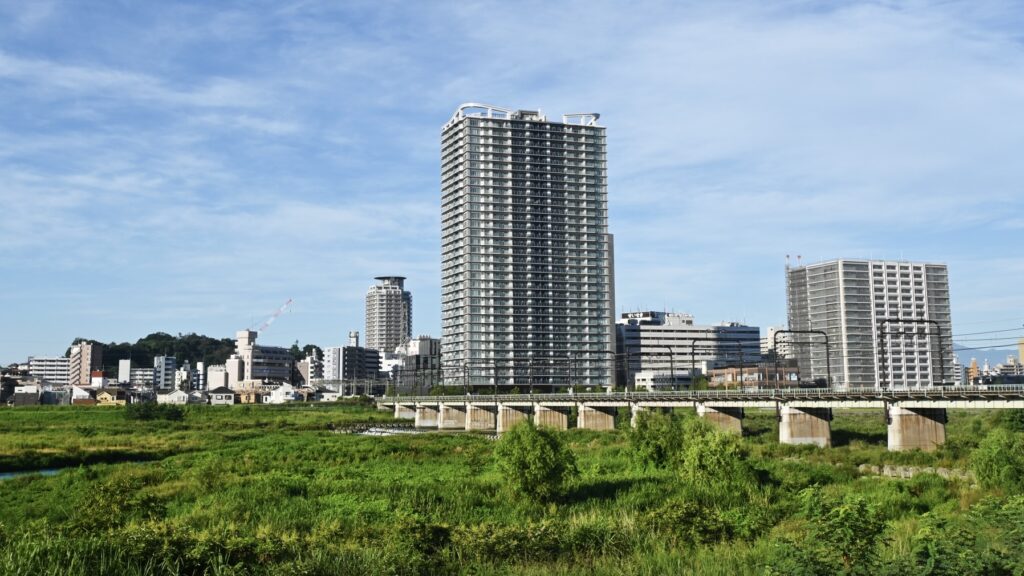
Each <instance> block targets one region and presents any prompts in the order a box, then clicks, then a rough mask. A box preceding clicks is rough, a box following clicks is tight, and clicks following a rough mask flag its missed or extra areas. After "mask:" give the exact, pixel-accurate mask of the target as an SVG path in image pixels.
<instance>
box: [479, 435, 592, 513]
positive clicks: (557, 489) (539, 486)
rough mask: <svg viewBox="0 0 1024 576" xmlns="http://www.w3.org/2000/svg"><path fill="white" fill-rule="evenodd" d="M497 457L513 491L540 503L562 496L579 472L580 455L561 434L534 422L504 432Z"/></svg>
mask: <svg viewBox="0 0 1024 576" xmlns="http://www.w3.org/2000/svg"><path fill="white" fill-rule="evenodd" d="M494 456H495V458H496V460H497V463H498V470H500V471H501V473H502V474H503V475H504V477H505V479H506V481H507V482H508V484H509V486H510V487H511V488H512V490H513V491H515V492H517V493H519V494H522V495H524V496H526V497H527V498H532V499H534V500H536V501H538V502H547V501H550V500H553V499H555V498H557V497H559V496H561V495H562V494H563V493H564V491H565V487H566V483H567V482H568V481H569V480H571V479H572V478H573V477H575V476H576V474H577V469H576V457H575V456H574V455H573V453H572V451H571V450H569V449H568V448H566V446H565V444H563V443H562V440H561V438H560V437H559V435H558V434H557V433H555V432H553V431H552V430H550V429H548V428H538V427H536V426H534V425H533V423H532V422H530V421H526V422H521V423H520V424H517V425H516V426H514V427H513V428H512V429H511V430H509V431H508V432H506V433H505V434H502V436H501V439H500V440H499V441H498V445H497V446H496V447H495V449H494Z"/></svg>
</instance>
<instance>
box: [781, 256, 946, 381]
mask: <svg viewBox="0 0 1024 576" xmlns="http://www.w3.org/2000/svg"><path fill="white" fill-rule="evenodd" d="M836 277H838V278H841V281H840V282H839V285H840V289H839V290H837V286H836V283H835V282H834V279H835V278H836ZM787 286H788V288H787V289H788V296H789V305H790V311H789V313H790V325H791V327H794V329H824V330H825V331H826V332H827V333H828V334H829V340H830V342H831V343H832V345H833V348H834V349H836V348H838V350H834V353H833V357H832V358H833V362H832V367H833V383H834V384H835V385H838V386H851V387H856V386H875V385H878V384H879V383H881V382H887V383H888V385H890V386H894V387H914V386H927V385H931V384H933V383H937V382H939V381H940V380H941V379H943V378H945V379H946V380H947V381H949V380H952V378H953V354H952V342H951V339H950V334H951V323H950V314H949V288H948V286H949V283H948V272H947V270H946V267H945V266H944V265H932V264H922V263H908V262H884V261H856V260H840V261H835V262H830V263H826V264H823V265H813V266H807V267H803V268H797V269H790V270H789V272H788V274H787ZM840 294H841V297H840ZM837 316H838V320H839V322H838V323H837V322H836V319H837ZM887 318H888V319H899V318H902V319H915V320H919V319H926V320H933V321H935V322H937V323H938V330H939V331H940V333H941V334H942V336H943V337H942V338H941V339H940V338H939V337H938V335H937V334H936V328H935V326H934V325H932V324H930V323H927V324H921V323H909V322H907V323H899V322H896V321H892V320H890V322H888V323H887V324H886V331H888V332H903V334H892V335H888V336H887V337H886V342H885V346H884V348H882V352H883V354H884V356H885V357H884V359H883V358H880V357H878V354H879V348H878V326H879V323H880V322H881V321H882V320H883V319H887ZM940 340H941V342H940ZM940 343H941V345H942V348H941V349H940ZM836 352H837V353H836ZM823 357H824V351H823V350H820V351H815V352H808V351H807V350H806V347H797V358H798V361H799V362H800V366H801V371H802V372H803V371H804V370H806V371H807V374H804V378H807V376H808V374H810V375H811V376H812V377H814V378H820V377H821V376H823V375H824V370H823V367H822V362H821V360H822V359H823ZM883 360H884V362H883ZM805 367H806V368H805Z"/></svg>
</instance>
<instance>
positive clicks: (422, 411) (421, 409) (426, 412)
mask: <svg viewBox="0 0 1024 576" xmlns="http://www.w3.org/2000/svg"><path fill="white" fill-rule="evenodd" d="M416 427H417V428H437V406H428V405H426V404H417V405H416Z"/></svg>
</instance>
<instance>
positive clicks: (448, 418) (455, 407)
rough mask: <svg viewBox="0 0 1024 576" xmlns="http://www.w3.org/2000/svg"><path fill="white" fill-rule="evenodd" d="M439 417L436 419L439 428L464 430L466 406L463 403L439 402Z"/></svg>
mask: <svg viewBox="0 0 1024 576" xmlns="http://www.w3.org/2000/svg"><path fill="white" fill-rule="evenodd" d="M440 408H441V417H440V418H439V419H438V421H437V428H438V429H439V430H465V429H466V406H465V405H463V404H441V406H440Z"/></svg>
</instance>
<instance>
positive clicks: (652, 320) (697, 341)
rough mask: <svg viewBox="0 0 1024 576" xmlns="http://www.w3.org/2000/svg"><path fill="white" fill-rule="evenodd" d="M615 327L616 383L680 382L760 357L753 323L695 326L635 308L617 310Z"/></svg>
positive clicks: (677, 316)
mask: <svg viewBox="0 0 1024 576" xmlns="http://www.w3.org/2000/svg"><path fill="white" fill-rule="evenodd" d="M616 328H617V329H618V338H617V339H616V345H617V350H616V356H617V360H618V361H617V364H616V366H617V368H618V371H617V372H618V378H617V384H618V385H619V386H625V387H633V386H637V385H638V386H639V387H641V388H652V387H654V388H658V387H673V386H678V385H684V386H685V385H689V384H690V383H691V382H692V380H693V377H694V376H695V375H700V374H707V373H708V371H709V370H711V369H713V368H723V367H741V366H756V365H757V363H758V362H760V360H761V330H760V328H758V327H757V326H744V325H742V324H739V323H736V322H723V323H721V324H718V325H699V324H694V323H693V316H691V315H689V314H681V313H674V312H656V311H641V312H627V313H624V314H622V316H621V318H619V320H617V321H616Z"/></svg>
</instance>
